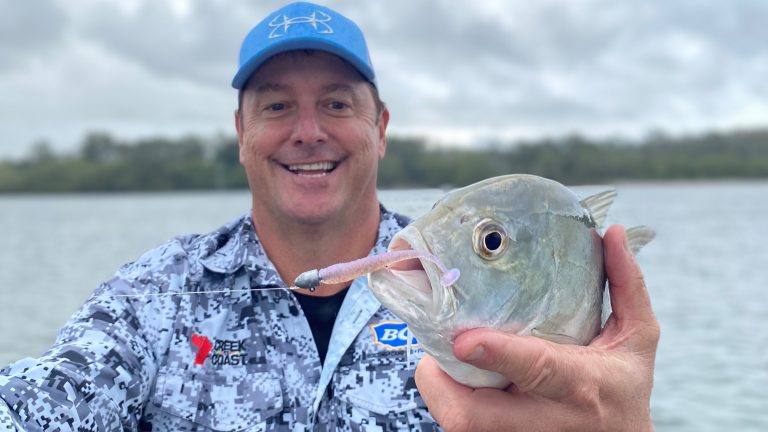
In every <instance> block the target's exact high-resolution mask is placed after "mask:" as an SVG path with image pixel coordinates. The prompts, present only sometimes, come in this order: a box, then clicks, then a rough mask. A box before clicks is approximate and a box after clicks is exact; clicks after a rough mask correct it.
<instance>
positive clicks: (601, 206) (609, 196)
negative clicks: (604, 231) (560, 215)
mask: <svg viewBox="0 0 768 432" xmlns="http://www.w3.org/2000/svg"><path fill="white" fill-rule="evenodd" d="M616 195H617V194H616V189H608V190H607V191H603V192H600V193H598V194H595V195H590V196H588V197H586V198H584V199H583V200H581V205H583V206H584V207H586V208H587V210H589V214H590V215H592V220H594V221H595V225H597V228H602V226H603V224H604V223H605V219H606V217H607V216H608V209H610V208H611V204H613V201H614V200H615V199H616Z"/></svg>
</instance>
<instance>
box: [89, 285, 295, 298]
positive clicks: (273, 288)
mask: <svg viewBox="0 0 768 432" xmlns="http://www.w3.org/2000/svg"><path fill="white" fill-rule="evenodd" d="M297 289H303V288H300V287H297V286H290V287H263V288H250V289H238V290H228V289H223V290H208V291H184V292H162V293H140V294H100V295H97V296H96V297H97V298H98V297H170V296H175V295H193V294H223V293H239V292H250V291H271V290H297Z"/></svg>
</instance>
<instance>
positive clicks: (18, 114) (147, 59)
mask: <svg viewBox="0 0 768 432" xmlns="http://www.w3.org/2000/svg"><path fill="white" fill-rule="evenodd" d="M282 4H283V2H277V1H264V0H258V1H257V0H247V1H243V0H208V1H202V0H199V1H194V0H113V1H108V0H62V1H56V0H33V1H22V0H0V158H5V157H19V156H23V155H25V154H27V153H28V152H29V150H30V148H31V146H32V143H33V142H35V141H38V140H46V141H48V142H49V143H50V144H51V145H52V146H53V147H54V148H56V149H59V150H62V151H67V150H73V149H76V148H77V147H78V146H79V143H80V142H81V140H82V138H83V136H84V134H85V133H86V132H87V131H92V130H103V131H109V132H111V133H113V134H114V135H115V136H117V137H120V138H126V139H132V138H136V137H141V136H149V135H167V136H179V135H184V134H187V133H199V134H204V135H210V136H213V135H214V134H217V133H226V134H229V133H233V131H234V127H233V120H232V113H233V110H234V108H235V105H236V93H235V91H234V90H233V89H232V88H231V87H230V81H231V78H232V75H233V74H234V72H235V68H236V63H237V53H238V50H239V45H240V41H241V40H242V38H243V36H244V35H245V34H246V33H247V32H248V30H250V28H251V27H252V26H253V25H255V24H256V22H257V21H258V20H259V19H261V18H262V17H263V16H265V15H266V14H267V13H268V12H271V11H272V10H274V9H276V8H277V7H279V6H280V5H282ZM323 4H326V5H328V6H331V7H332V8H335V9H337V10H339V11H340V12H342V13H343V14H345V15H347V16H349V17H350V18H352V19H353V20H355V21H356V22H358V24H359V25H360V26H361V27H362V29H363V31H364V32H365V34H366V35H367V38H368V43H369V48H370V51H371V57H372V59H373V62H374V67H375V69H376V72H377V74H378V77H379V78H378V80H379V87H380V90H381V93H382V97H383V99H384V100H385V101H386V102H387V103H388V105H389V107H390V111H391V113H392V120H391V123H390V133H392V134H401V135H402V134H419V135H425V136H429V137H436V138H437V139H441V140H445V141H452V142H464V143H468V142H482V141H486V140H488V139H491V138H494V137H515V138H529V139H531V138H537V137H542V136H558V135H563V134H569V133H581V134H584V135H587V136H595V137H613V136H619V137H640V136H643V135H644V134H645V133H647V132H648V131H651V130H663V131H666V132H669V133H672V134H679V133H692V132H701V131H708V130H712V129H730V128H746V127H762V126H766V125H768V25H767V24H766V23H768V1H765V0H636V1H624V0H537V1H530V0H514V1H512V0H493V1H489V0H474V1H472V2H469V1H467V2H459V1H447V0H446V1H438V0H367V1H359V0H357V1H354V0H339V1H327V2H323Z"/></svg>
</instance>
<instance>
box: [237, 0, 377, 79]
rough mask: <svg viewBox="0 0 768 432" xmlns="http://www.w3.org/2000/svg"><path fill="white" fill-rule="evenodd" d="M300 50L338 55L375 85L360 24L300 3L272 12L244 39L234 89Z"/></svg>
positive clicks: (328, 10)
mask: <svg viewBox="0 0 768 432" xmlns="http://www.w3.org/2000/svg"><path fill="white" fill-rule="evenodd" d="M297 49H298V50H301V49H316V50H321V51H327V52H330V53H332V54H335V55H337V56H339V57H341V58H343V59H344V60H346V61H347V62H349V63H350V64H351V65H352V66H353V67H355V69H357V70H358V71H360V73H361V74H362V75H363V76H364V77H365V78H366V79H367V80H368V81H370V82H371V83H372V84H373V85H374V86H375V85H376V74H375V73H374V72H373V65H372V64H371V57H370V56H369V55H368V46H367V45H366V43H365V37H364V36H363V32H362V31H361V30H360V28H359V27H358V26H357V24H355V23H354V22H352V21H351V20H350V19H349V18H347V17H345V16H344V15H342V14H340V13H338V12H336V11H334V10H333V9H330V8H327V7H325V6H319V5H316V4H312V3H304V2H298V3H291V4H288V5H286V6H283V7H282V8H280V9H279V10H277V11H275V12H273V13H271V14H270V15H268V16H267V17H266V18H264V20H262V21H261V22H260V23H258V24H256V27H254V28H253V29H251V31H250V32H249V33H248V35H246V36H245V39H244V40H243V44H242V45H241V46H240V67H239V68H238V70H237V73H236V74H235V77H234V78H233V79H232V87H234V88H236V89H242V88H243V86H245V83H246V82H247V81H248V78H250V77H251V75H252V74H253V73H254V72H255V71H256V69H258V68H259V66H261V65H262V64H263V63H264V62H265V61H267V60H268V59H269V58H270V57H272V56H274V55H275V54H279V53H281V52H285V51H291V50H297Z"/></svg>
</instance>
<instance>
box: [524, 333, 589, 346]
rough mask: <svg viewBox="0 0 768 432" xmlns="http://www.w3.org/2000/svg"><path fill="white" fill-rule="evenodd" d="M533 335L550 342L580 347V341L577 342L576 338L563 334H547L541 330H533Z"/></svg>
mask: <svg viewBox="0 0 768 432" xmlns="http://www.w3.org/2000/svg"><path fill="white" fill-rule="evenodd" d="M531 334H532V335H533V336H536V337H537V338H539V339H544V340H548V341H550V342H554V343H558V344H563V345H579V341H577V340H576V339H575V338H573V337H571V336H568V335H566V334H562V333H547V332H543V331H540V330H539V329H532V330H531Z"/></svg>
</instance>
